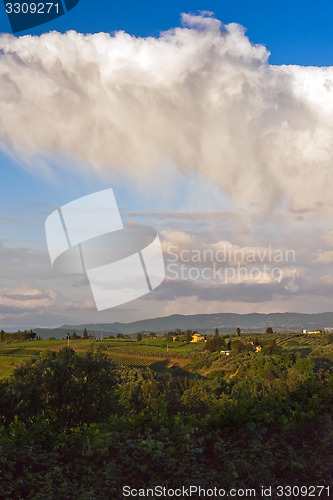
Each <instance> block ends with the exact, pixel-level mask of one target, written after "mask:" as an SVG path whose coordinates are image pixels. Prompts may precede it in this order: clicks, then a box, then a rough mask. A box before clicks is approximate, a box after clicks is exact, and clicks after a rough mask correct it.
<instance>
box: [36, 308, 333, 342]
mask: <svg viewBox="0 0 333 500" xmlns="http://www.w3.org/2000/svg"><path fill="white" fill-rule="evenodd" d="M269 326H271V327H272V328H273V330H274V331H277V332H289V331H290V332H300V331H302V329H303V328H306V329H307V330H312V329H313V330H314V329H322V330H324V329H325V328H330V327H332V328H333V312H327V313H319V314H302V313H269V314H259V313H253V314H233V313H220V314H192V315H187V316H186V315H183V314H173V315H172V316H166V317H162V318H152V319H144V320H140V321H133V322H131V323H118V322H117V323H97V324H83V325H63V326H61V327H59V328H35V329H34V332H36V333H37V335H40V336H41V337H42V338H48V337H55V338H62V337H65V336H66V335H67V333H68V332H69V333H73V332H74V331H75V332H76V333H77V334H78V335H82V333H83V331H84V328H87V330H88V332H89V333H90V334H91V335H94V336H96V337H99V336H100V335H101V333H102V335H103V336H106V335H116V334H117V333H123V334H127V335H136V334H137V333H138V332H150V331H152V332H163V331H164V332H165V333H167V332H169V331H171V330H175V329H176V328H180V329H181V330H187V329H190V330H198V331H200V332H202V333H213V332H214V330H215V328H218V329H219V331H220V333H234V332H236V329H237V328H240V329H241V330H242V332H258V333H260V332H264V331H265V330H266V328H267V327H269Z"/></svg>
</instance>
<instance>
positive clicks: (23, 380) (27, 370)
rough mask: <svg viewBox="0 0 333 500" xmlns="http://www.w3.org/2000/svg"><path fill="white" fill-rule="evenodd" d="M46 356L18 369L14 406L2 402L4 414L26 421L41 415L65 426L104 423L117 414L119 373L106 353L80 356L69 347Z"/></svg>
mask: <svg viewBox="0 0 333 500" xmlns="http://www.w3.org/2000/svg"><path fill="white" fill-rule="evenodd" d="M45 356H46V357H45V358H44V359H40V360H37V361H34V362H30V363H27V364H25V365H21V366H19V367H18V368H16V370H15V371H14V373H13V375H12V379H11V385H10V392H11V394H10V396H11V400H12V402H13V406H12V408H7V409H6V410H5V407H3V408H2V407H1V403H0V413H2V414H4V415H5V416H7V418H10V413H12V414H13V415H19V416H20V418H21V419H22V420H23V421H26V420H28V421H29V420H30V419H31V418H34V417H37V416H38V415H40V416H41V417H42V418H46V419H49V420H50V422H52V423H53V424H54V425H56V426H57V427H62V428H63V427H67V428H70V427H73V426H76V425H80V424H84V423H87V424H90V423H92V422H104V421H106V420H107V419H108V418H109V417H110V415H112V414H114V413H115V411H116V409H117V407H118V406H117V403H116V396H115V393H114V388H115V385H116V376H115V372H114V365H113V363H112V361H111V360H109V359H108V358H107V357H106V356H105V355H103V354H100V353H97V354H94V353H91V352H88V353H87V354H85V355H80V354H75V351H74V350H73V349H71V348H68V347H65V348H63V349H61V350H60V351H58V352H57V354H56V356H54V354H53V353H51V354H50V355H49V354H48V353H47V354H46V355H45ZM7 406H8V405H7ZM4 410H5V411H4Z"/></svg>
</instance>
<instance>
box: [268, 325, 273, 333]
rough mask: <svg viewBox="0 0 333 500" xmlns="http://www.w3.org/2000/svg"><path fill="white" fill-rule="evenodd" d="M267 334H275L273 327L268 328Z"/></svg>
mask: <svg viewBox="0 0 333 500" xmlns="http://www.w3.org/2000/svg"><path fill="white" fill-rule="evenodd" d="M266 333H268V334H271V333H274V332H273V328H272V327H271V326H269V327H267V328H266Z"/></svg>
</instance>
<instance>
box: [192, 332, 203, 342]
mask: <svg viewBox="0 0 333 500" xmlns="http://www.w3.org/2000/svg"><path fill="white" fill-rule="evenodd" d="M204 341H205V337H204V336H203V335H201V333H194V334H193V335H192V340H191V342H204Z"/></svg>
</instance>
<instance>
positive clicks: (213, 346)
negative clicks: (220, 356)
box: [206, 335, 225, 352]
mask: <svg viewBox="0 0 333 500" xmlns="http://www.w3.org/2000/svg"><path fill="white" fill-rule="evenodd" d="M206 349H207V351H209V352H214V351H220V350H221V349H225V341H224V338H223V337H220V335H219V336H218V337H216V336H215V335H214V337H210V338H209V339H208V340H207V342H206Z"/></svg>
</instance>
